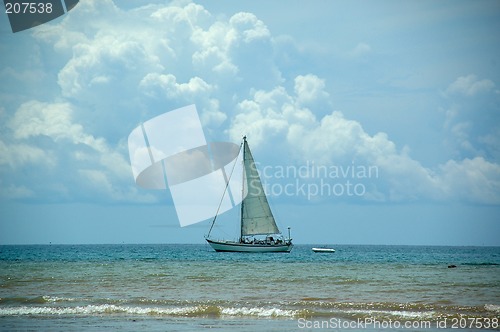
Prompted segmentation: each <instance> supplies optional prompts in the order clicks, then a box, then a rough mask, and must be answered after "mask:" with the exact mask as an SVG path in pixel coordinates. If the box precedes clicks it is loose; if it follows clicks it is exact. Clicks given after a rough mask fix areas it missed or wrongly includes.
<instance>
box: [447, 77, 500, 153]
mask: <svg viewBox="0 0 500 332" xmlns="http://www.w3.org/2000/svg"><path fill="white" fill-rule="evenodd" d="M495 86H496V85H495V83H494V82H493V81H491V80H489V79H482V80H479V79H477V77H476V75H472V74H471V75H468V76H460V77H458V78H457V79H456V80H455V81H453V82H452V83H451V84H450V85H449V86H448V87H447V89H446V90H445V92H444V94H443V96H444V102H445V103H447V104H448V105H447V107H446V108H445V111H444V113H445V122H444V125H443V127H444V130H445V132H446V133H447V134H448V137H447V138H446V144H447V146H448V147H449V148H450V150H451V151H453V153H454V155H455V156H456V157H459V158H460V157H467V158H474V157H475V156H482V157H484V158H487V159H492V160H495V161H497V162H498V161H500V155H499V153H498V148H497V145H498V143H497V142H499V141H500V117H499V116H498V111H497V109H496V105H498V102H499V100H500V99H499V94H498V93H497V92H496V91H495Z"/></svg>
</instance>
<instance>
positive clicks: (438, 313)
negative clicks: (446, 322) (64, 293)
mask: <svg viewBox="0 0 500 332" xmlns="http://www.w3.org/2000/svg"><path fill="white" fill-rule="evenodd" d="M498 313H500V306H499V305H495V304H486V305H482V306H458V305H451V304H438V303H433V304H430V303H394V302H366V303H359V302H337V301H335V299H331V298H317V297H307V298H302V299H301V300H299V301H280V302H269V301H267V302H259V301H246V302H243V301H227V300H210V301H187V300H185V301H181V300H170V299H148V298H135V299H76V298H64V297H54V296H39V297H34V298H0V316H34V317H36V316H39V317H47V316H49V317H50V316H97V315H125V316H158V317H169V316H172V317H211V318H223V317H253V318H296V319H297V318H321V317H323V318H331V317H337V318H341V319H348V320H356V319H367V318H376V319H379V320H383V319H386V320H388V319H392V320H409V321H410V320H438V319H442V318H446V317H448V318H452V317H496V316H497V315H498Z"/></svg>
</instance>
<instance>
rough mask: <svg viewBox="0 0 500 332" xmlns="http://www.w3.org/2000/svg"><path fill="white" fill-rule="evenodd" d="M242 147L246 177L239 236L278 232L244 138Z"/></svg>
mask: <svg viewBox="0 0 500 332" xmlns="http://www.w3.org/2000/svg"><path fill="white" fill-rule="evenodd" d="M243 149H244V150H243V156H244V161H243V163H244V166H245V172H244V173H245V177H246V179H245V181H243V185H244V186H245V188H244V190H243V192H244V193H246V197H245V199H244V200H243V202H242V203H241V236H248V235H264V234H279V232H280V231H279V229H278V227H277V226H276V222H275V221H274V217H273V213H272V212H271V209H270V208H269V203H268V202H267V198H266V194H265V192H264V188H263V187H262V183H261V181H260V177H259V173H258V171H257V168H256V166H255V162H254V160H253V157H252V153H251V152H250V149H249V147H248V144H247V142H246V140H244V142H243Z"/></svg>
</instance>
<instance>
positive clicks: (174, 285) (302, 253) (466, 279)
mask: <svg viewBox="0 0 500 332" xmlns="http://www.w3.org/2000/svg"><path fill="white" fill-rule="evenodd" d="M312 247H313V245H295V247H294V248H293V250H292V252H291V253H266V254H262V253H261V254H252V253H217V252H215V251H213V250H212V249H211V248H210V247H209V246H208V245H203V244H200V245H198V244H197V245H186V244H175V245H174V244H162V245H128V244H124V245H26V246H0V330H1V331H19V330H22V331H26V330H28V331H29V330H36V331H68V330H77V331H82V330H83V331H102V330H110V331H113V330H115V331H123V330H126V331H138V330H142V331H206V330H211V331H317V330H325V331H327V330H328V331H334V330H346V329H347V330H367V331H379V330H387V329H392V330H401V331H403V330H404V331H424V330H425V331H437V330H439V331H441V330H446V329H448V330H455V328H462V329H463V330H476V329H493V330H500V321H499V319H500V318H499V316H500V247H438V246H364V245H363V246H362V245H335V246H333V247H334V248H335V249H336V252H335V253H333V254H332V253H314V252H312V250H311V248H312ZM450 265H454V266H456V267H454V268H450V267H449V266H450Z"/></svg>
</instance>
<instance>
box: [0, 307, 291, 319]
mask: <svg viewBox="0 0 500 332" xmlns="http://www.w3.org/2000/svg"><path fill="white" fill-rule="evenodd" d="M104 314H127V315H134V316H180V317H224V316H228V317H236V316H250V317H267V318H287V317H295V316H296V315H297V312H296V310H287V309H280V308H272V307H271V308H259V307H239V308H238V307H236V308H233V307H229V308H223V307H219V306H209V305H206V306H204V305H201V306H188V307H171V308H162V307H130V306H123V305H115V304H101V305H86V306H75V307H41V306H33V307H31V306H20V307H4V308H0V316H27V315H29V316H62V315H85V316H88V315H104Z"/></svg>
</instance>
